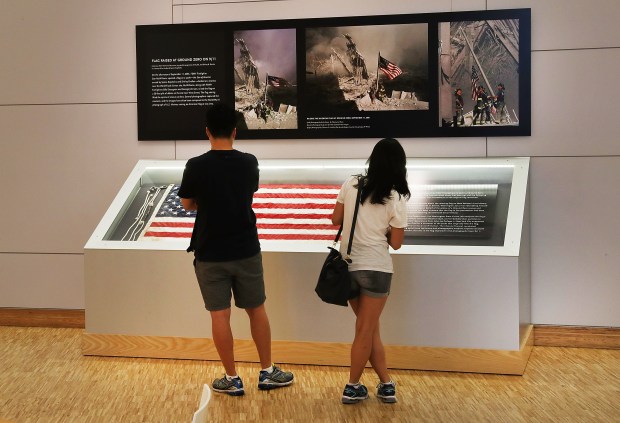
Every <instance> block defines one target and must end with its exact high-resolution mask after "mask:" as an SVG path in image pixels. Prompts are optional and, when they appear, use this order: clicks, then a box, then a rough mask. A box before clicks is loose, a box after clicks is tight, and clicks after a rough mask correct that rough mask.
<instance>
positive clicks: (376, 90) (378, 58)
mask: <svg viewBox="0 0 620 423" xmlns="http://www.w3.org/2000/svg"><path fill="white" fill-rule="evenodd" d="M380 63H381V51H379V55H378V56H377V86H376V87H375V92H379V66H380Z"/></svg>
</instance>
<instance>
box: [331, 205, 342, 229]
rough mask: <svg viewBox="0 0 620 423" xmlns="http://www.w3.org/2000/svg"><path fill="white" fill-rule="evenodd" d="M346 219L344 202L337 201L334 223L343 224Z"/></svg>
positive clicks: (333, 214) (333, 216)
mask: <svg viewBox="0 0 620 423" xmlns="http://www.w3.org/2000/svg"><path fill="white" fill-rule="evenodd" d="M343 219H344V204H342V203H338V202H336V205H335V206H334V212H333V213H332V223H333V224H334V225H336V226H340V225H342V221H343Z"/></svg>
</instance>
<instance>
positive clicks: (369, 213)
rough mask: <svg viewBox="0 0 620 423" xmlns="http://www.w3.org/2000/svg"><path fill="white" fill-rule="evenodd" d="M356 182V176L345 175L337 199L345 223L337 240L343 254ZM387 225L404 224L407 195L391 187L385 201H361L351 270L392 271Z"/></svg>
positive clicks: (344, 254)
mask: <svg viewBox="0 0 620 423" xmlns="http://www.w3.org/2000/svg"><path fill="white" fill-rule="evenodd" d="M355 185H357V178H356V177H355V176H352V177H350V178H349V179H347V180H346V181H345V182H344V184H342V188H340V192H339V193H338V197H337V199H336V201H338V202H339V203H342V204H344V220H343V223H344V226H343V228H342V241H341V244H340V252H341V253H342V255H343V256H346V253H347V247H348V245H349V234H350V233H351V223H352V221H353V212H354V211H355V199H356V197H357V189H356V188H355ZM390 226H391V227H393V228H404V227H406V226H407V199H406V198H405V197H404V196H401V195H400V194H398V192H396V191H395V190H392V198H390V199H388V200H386V204H371V203H370V198H367V199H366V201H365V202H364V204H360V207H359V210H358V212H357V223H356V225H355V233H354V234H353V247H352V248H351V256H350V257H351V260H352V263H351V264H349V270H350V271H356V270H375V271H379V272H386V273H393V272H394V268H393V266H392V257H390V252H389V245H388V242H387V237H386V234H387V231H388V229H389V227H390Z"/></svg>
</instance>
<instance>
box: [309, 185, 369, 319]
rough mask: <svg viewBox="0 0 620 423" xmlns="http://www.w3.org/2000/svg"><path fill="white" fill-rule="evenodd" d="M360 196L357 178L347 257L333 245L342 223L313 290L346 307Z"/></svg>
mask: <svg viewBox="0 0 620 423" xmlns="http://www.w3.org/2000/svg"><path fill="white" fill-rule="evenodd" d="M361 196H362V179H361V178H358V179H357V198H356V200H355V211H354V212H353V222H352V223H351V233H350V234H349V246H348V247H347V257H346V258H344V257H342V254H340V251H338V250H336V249H335V248H334V247H335V246H336V243H337V242H338V239H339V238H340V234H341V233H342V225H340V229H338V234H336V238H335V239H334V244H333V245H332V247H327V248H329V250H330V251H329V254H328V255H327V258H326V259H325V263H323V267H322V268H321V273H320V274H319V280H318V282H317V284H316V288H315V289H314V291H315V292H316V293H317V295H318V296H319V298H321V300H323V301H324V302H326V303H328V304H335V305H340V306H344V307H346V306H347V305H348V301H349V295H350V291H351V277H350V276H349V263H351V259H350V258H349V256H350V255H351V245H352V244H353V233H354V232H355V223H356V222H357V211H358V209H359V206H360V198H361Z"/></svg>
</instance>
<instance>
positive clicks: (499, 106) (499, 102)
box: [495, 82, 507, 123]
mask: <svg viewBox="0 0 620 423" xmlns="http://www.w3.org/2000/svg"><path fill="white" fill-rule="evenodd" d="M505 91H506V88H505V87H504V84H502V83H501V82H500V83H499V84H497V93H496V94H495V109H496V110H497V114H498V116H499V123H506V121H507V116H506V100H505V96H506V93H505Z"/></svg>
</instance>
